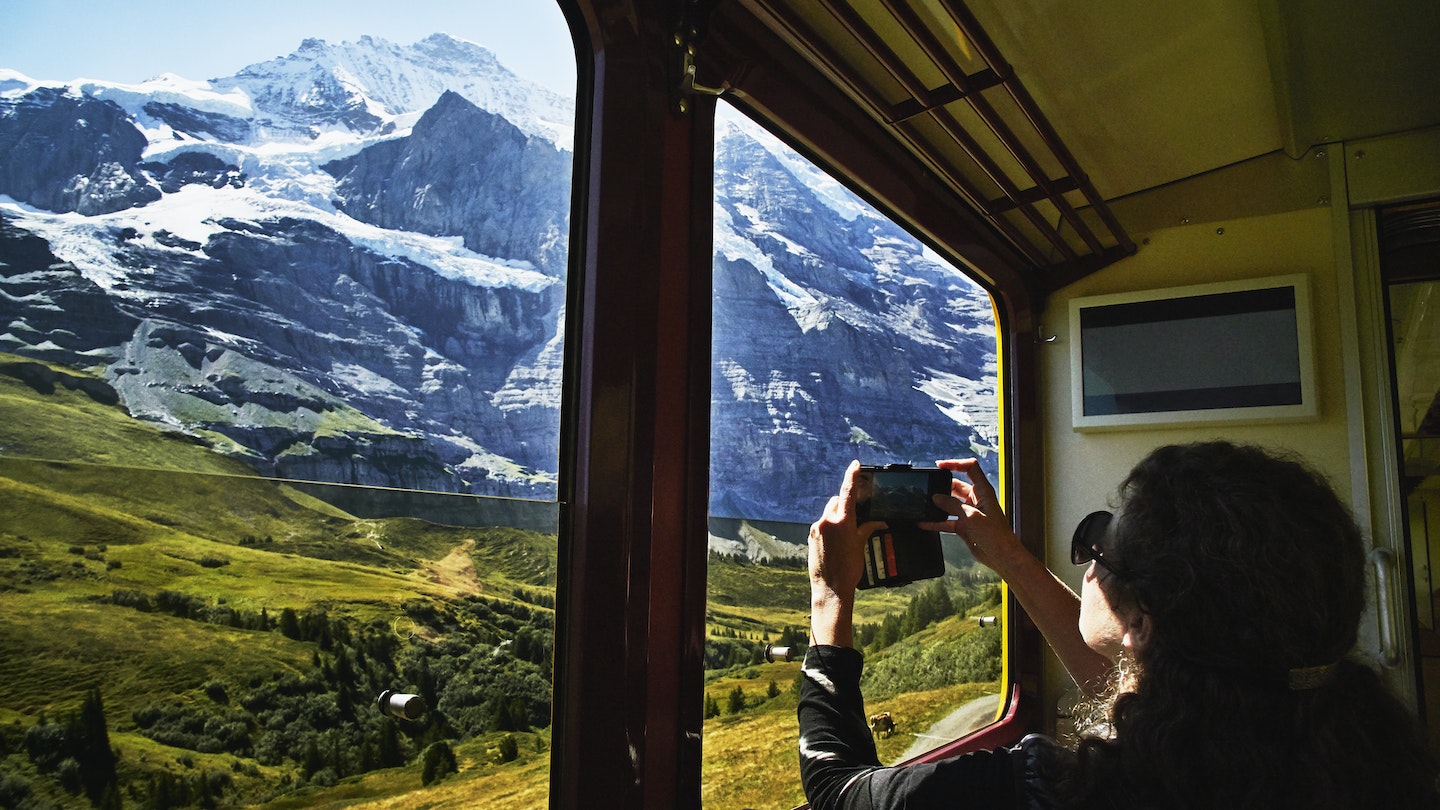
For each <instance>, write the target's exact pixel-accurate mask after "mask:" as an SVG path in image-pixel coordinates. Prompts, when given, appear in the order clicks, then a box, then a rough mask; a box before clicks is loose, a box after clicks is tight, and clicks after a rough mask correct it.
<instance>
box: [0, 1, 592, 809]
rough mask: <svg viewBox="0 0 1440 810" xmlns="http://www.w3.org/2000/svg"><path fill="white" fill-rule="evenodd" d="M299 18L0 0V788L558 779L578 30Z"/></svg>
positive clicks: (338, 795) (24, 799)
mask: <svg viewBox="0 0 1440 810" xmlns="http://www.w3.org/2000/svg"><path fill="white" fill-rule="evenodd" d="M321 5H322V4H311V3H307V4H304V8H303V9H302V8H300V6H299V5H297V4H294V3H287V4H279V3H268V2H260V3H256V4H251V5H250V6H247V7H246V9H245V11H244V15H243V16H244V19H241V18H239V17H237V16H236V15H227V17H226V22H225V26H224V31H223V36H217V35H216V33H215V31H216V29H215V22H214V18H213V16H211V15H206V14H202V13H199V12H195V13H192V14H191V15H190V16H191V18H192V19H189V20H183V19H180V17H181V16H182V15H181V13H180V12H178V11H176V10H175V9H173V8H167V9H166V10H165V11H164V12H163V13H160V14H153V13H149V14H147V13H143V12H138V13H137V12H135V11H134V9H133V7H132V6H129V5H124V6H120V5H117V6H114V7H112V6H111V5H109V4H90V6H89V7H88V8H87V9H86V11H85V12H84V13H83V14H76V13H75V12H74V11H73V6H72V5H71V4H59V5H57V4H52V3H45V2H30V1H29V0H25V1H24V2H19V3H16V4H14V7H13V8H11V7H7V18H8V21H7V25H8V26H9V31H8V33H7V36H6V37H5V38H4V39H5V43H4V44H3V45H0V155H3V156H4V157H3V158H0V650H3V651H4V652H3V653H0V693H3V694H4V695H5V700H4V703H3V705H0V805H3V806H6V807H17V806H21V807H24V806H34V807H46V806H65V807H71V806H80V804H82V803H84V802H85V801H86V800H87V799H88V800H89V801H90V802H91V803H93V804H95V805H96V806H101V805H103V806H105V807H116V808H118V807H120V806H122V805H125V806H130V805H134V806H153V807H162V808H163V807H180V806H193V805H199V806H204V807H214V806H217V805H250V804H260V803H264V802H269V801H275V800H278V801H282V802H284V803H285V804H287V805H288V806H310V805H319V804H325V805H334V804H338V803H354V802H381V801H389V800H392V799H395V798H397V797H400V796H401V795H402V794H408V793H411V792H414V791H424V792H425V793H426V795H425V796H423V797H418V796H417V797H416V798H412V799H404V801H408V802H411V803H419V802H424V803H434V802H442V801H449V802H458V801H461V800H463V801H464V802H466V803H468V804H473V805H476V806H481V807H499V806H506V807H521V806H528V807H543V806H545V805H546V804H547V802H548V799H547V796H548V794H549V753H548V752H549V748H550V731H549V727H550V704H551V693H552V686H551V671H552V660H551V659H552V657H553V627H554V599H555V581H556V570H555V568H556V560H557V540H556V533H557V529H556V526H557V514H558V507H557V504H556V491H557V475H558V474H559V464H560V461H559V456H560V451H559V445H560V436H559V432H560V413H559V409H560V394H559V391H560V387H561V379H560V378H561V367H562V364H561V355H562V353H563V352H562V348H563V337H564V336H563V335H562V333H561V326H562V324H563V318H562V317H561V312H562V309H563V304H564V301H565V292H564V287H565V281H566V279H565V269H566V266H567V257H566V254H567V244H566V241H567V237H568V233H569V218H570V198H571V192H570V186H571V171H572V169H571V166H572V146H571V140H570V139H571V132H572V131H573V126H574V100H573V93H574V88H575V60H574V48H573V46H572V44H571V40H570V33H569V29H568V27H567V25H566V23H565V21H564V19H563V17H562V15H561V13H560V11H559V9H558V8H556V7H555V5H554V4H553V3H550V4H547V3H524V4H513V3H504V2H497V3H471V4H466V5H465V6H464V7H461V6H459V5H450V4H431V5H434V6H437V7H436V8H432V7H431V5H426V4H408V5H405V4H401V5H399V6H396V7H395V8H394V9H393V10H390V11H384V10H383V9H382V7H381V6H380V5H379V4H363V8H364V10H363V11H362V10H360V9H358V8H357V6H356V4H353V3H344V4H340V3H333V4H329V7H328V8H322V7H321ZM391 5H394V4H391ZM274 20H284V21H285V24H284V25H283V26H276V25H274V24H273V21H274ZM252 23H253V24H252ZM252 29H253V30H252ZM277 36H278V37H279V39H278V40H277ZM167 43H168V44H167ZM187 43H203V46H202V47H198V48H189V47H185V46H186V45H187ZM172 46H174V47H172ZM491 49H499V50H498V53H499V56H498V57H497V52H496V51H492V50H491ZM49 57H59V58H60V60H61V61H58V62H45V61H42V60H43V59H45V58H49ZM137 57H141V58H148V59H149V60H150V61H145V62H144V63H143V64H139V63H137V62H135V59H136V58H137ZM66 59H68V60H69V61H65V60H66ZM207 59H208V60H209V61H206V60H207ZM538 71H550V72H538ZM75 76H87V77H93V78H86V79H72V77H75ZM147 76H154V77H156V78H150V79H148V80H147V79H146V77H147ZM216 76H218V77H221V78H208V80H207V77H216ZM182 77H183V78H182Z"/></svg>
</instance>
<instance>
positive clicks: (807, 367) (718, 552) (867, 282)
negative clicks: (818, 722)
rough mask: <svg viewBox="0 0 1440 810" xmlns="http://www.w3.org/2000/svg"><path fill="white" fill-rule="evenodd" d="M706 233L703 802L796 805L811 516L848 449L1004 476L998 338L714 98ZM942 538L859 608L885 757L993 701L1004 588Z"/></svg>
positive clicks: (823, 182) (927, 258)
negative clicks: (948, 461)
mask: <svg viewBox="0 0 1440 810" xmlns="http://www.w3.org/2000/svg"><path fill="white" fill-rule="evenodd" d="M714 239H715V258H714V327H713V345H712V351H713V373H712V379H711V386H712V393H711V460H710V555H709V575H708V577H709V593H708V613H707V628H706V630H707V638H706V650H705V652H706V655H705V659H706V660H705V697H704V700H705V708H704V716H705V718H706V719H705V730H704V764H703V774H702V784H703V796H704V801H705V806H706V807H707V808H710V807H714V808H743V807H761V806H764V807H778V806H793V805H795V804H798V803H800V802H802V801H803V800H804V796H803V794H802V792H801V790H800V785H799V774H798V770H797V766H796V764H795V751H796V744H797V735H798V730H797V727H796V722H795V704H796V695H797V691H798V683H797V678H798V676H799V669H800V657H801V655H802V654H803V651H804V646H805V643H806V639H807V637H808V633H809V615H808V614H809V586H808V581H807V577H806V574H805V543H806V534H807V530H808V526H809V524H810V523H811V522H813V521H814V520H815V519H816V518H817V517H819V515H820V513H821V511H822V509H823V508H824V505H825V503H826V501H827V500H828V499H829V497H830V496H831V495H832V494H834V493H835V492H836V491H838V489H839V485H840V480H841V476H842V474H843V472H844V470H845V468H846V466H847V465H848V464H849V462H850V461H851V460H852V459H857V458H858V459H860V460H861V461H862V462H863V463H865V464H873V465H883V464H893V463H901V464H913V465H914V466H917V467H919V466H932V465H933V464H934V462H935V461H936V460H938V459H944V458H964V457H970V456H974V457H977V458H979V459H980V461H981V465H982V467H983V468H984V469H985V470H986V471H987V472H988V473H989V474H990V475H991V476H992V480H995V481H998V480H999V479H998V476H997V475H996V473H997V469H998V465H999V454H998V447H999V446H1000V437H999V428H998V416H999V399H998V397H997V390H996V388H997V383H996V345H997V344H996V339H997V331H996V326H995V319H994V310H993V308H992V305H991V300H990V297H989V295H988V294H987V293H986V292H985V291H984V290H983V289H982V288H981V287H980V286H979V285H977V284H976V283H975V282H974V281H972V280H971V279H970V278H968V277H967V276H966V275H965V274H964V273H963V272H961V271H960V270H958V269H956V268H955V267H953V266H951V265H950V264H948V263H946V262H945V261H944V260H943V259H941V258H940V257H939V256H937V255H936V254H935V253H934V252H932V251H930V250H928V249H927V248H926V247H925V246H924V245H923V244H922V243H921V242H920V241H919V240H917V239H915V238H914V237H912V236H911V235H909V234H908V233H906V232H905V231H903V230H902V229H901V228H900V227H898V226H897V225H896V224H895V223H893V222H892V221H890V220H888V219H887V218H885V217H884V216H882V215H881V214H880V213H879V212H877V211H876V210H875V209H873V208H872V207H870V206H869V205H867V204H865V203H864V202H863V201H862V200H860V199H859V198H857V197H856V196H855V195H854V194H852V193H850V192H849V191H848V190H846V189H845V188H844V187H843V186H841V185H840V184H839V183H838V182H836V181H835V180H833V179H832V178H830V177H828V176H826V175H825V174H824V173H822V172H820V171H819V170H818V169H817V168H816V167H815V166H814V165H813V164H811V163H809V162H808V161H806V160H805V159H804V158H802V157H801V156H800V155H798V154H796V153H795V152H794V151H792V150H790V149H789V148H787V147H785V146H784V145H783V144H781V143H780V142H779V141H778V140H777V139H776V138H774V137H773V136H771V135H770V134H768V133H767V132H765V131H764V130H762V129H761V128H760V127H758V126H756V125H755V124H754V123H752V122H750V121H748V120H747V119H745V118H744V117H743V116H741V115H740V114H739V113H738V112H736V111H735V110H733V109H732V108H729V107H727V106H725V105H723V104H722V105H721V107H720V112H719V120H718V122H717V126H716V143H715V237H714ZM942 538H943V541H942V550H943V555H944V561H945V565H944V574H943V576H940V577H938V578H932V579H927V580H923V581H919V582H915V583H912V584H910V585H906V586H904V587H899V588H876V589H873V590H867V591H864V592H863V596H862V598H861V599H860V601H859V605H858V606H857V609H856V610H857V622H858V627H857V643H858V644H859V645H861V646H862V647H863V648H864V651H865V653H866V671H865V676H864V681H863V687H864V691H865V694H866V698H867V711H869V712H871V713H873V714H875V715H876V716H877V717H876V719H875V721H874V726H875V728H876V743H877V746H878V748H879V752H880V756H881V759H882V760H884V761H886V762H897V761H901V760H904V759H908V758H911V757H913V756H916V755H918V754H919V753H922V752H924V751H927V750H930V749H932V748H934V747H936V746H938V745H940V744H942V743H944V742H948V741H949V740H952V739H955V738H957V737H959V736H962V735H964V734H965V733H967V732H968V731H970V730H973V729H975V728H978V727H980V726H983V725H986V724H988V723H989V722H991V721H992V720H994V719H995V716H996V713H997V710H998V708H999V702H1000V697H999V696H1000V694H1001V693H1002V691H1003V690H1002V688H1001V683H1000V679H1001V670H1002V656H1001V647H1002V633H1003V631H1002V628H1001V627H1000V626H999V624H1000V622H999V618H1000V615H1001V607H1000V604H1001V599H1000V585H999V582H998V580H997V578H996V577H995V576H994V575H993V574H992V573H991V572H990V571H989V570H988V569H985V568H983V567H981V566H979V565H977V564H976V563H975V561H974V560H973V558H971V557H970V555H969V552H968V551H967V550H966V549H965V548H964V545H963V544H962V543H960V542H959V541H958V540H957V539H956V538H954V537H953V536H948V535H943V536H942ZM887 719H888V722H887ZM892 723H893V725H891V724H892ZM787 775H788V776H790V777H793V778H787ZM787 803H788V804H787Z"/></svg>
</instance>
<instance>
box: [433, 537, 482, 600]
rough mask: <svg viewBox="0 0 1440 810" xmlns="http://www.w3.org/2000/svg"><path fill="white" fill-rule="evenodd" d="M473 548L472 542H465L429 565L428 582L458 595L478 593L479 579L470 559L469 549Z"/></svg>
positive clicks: (473, 543) (473, 542)
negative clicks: (453, 591)
mask: <svg viewBox="0 0 1440 810" xmlns="http://www.w3.org/2000/svg"><path fill="white" fill-rule="evenodd" d="M474 547H475V541H474V540H466V541H465V542H463V543H461V544H460V545H458V546H456V547H455V548H454V549H453V550H452V551H451V552H450V553H449V554H446V555H445V556H444V557H443V558H441V559H439V560H436V561H435V562H433V563H430V565H429V566H428V567H429V569H430V581H431V582H434V583H435V584H437V585H443V586H444V587H446V588H453V589H455V590H456V591H458V592H460V593H466V594H469V593H479V592H480V577H478V576H477V575H476V574H475V563H474V562H473V561H471V559H470V549H472V548H474Z"/></svg>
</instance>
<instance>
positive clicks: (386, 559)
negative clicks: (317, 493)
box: [0, 358, 556, 807]
mask: <svg viewBox="0 0 1440 810" xmlns="http://www.w3.org/2000/svg"><path fill="white" fill-rule="evenodd" d="M5 360H6V358H0V365H3V364H4V362H5ZM27 362H29V361H27ZM60 371H61V373H69V374H74V372H63V370H60ZM78 376H79V375H76V377H77V378H78ZM44 388H45V387H44V386H35V385H32V384H28V383H26V382H23V381H21V380H20V379H17V378H15V377H14V376H11V375H9V374H5V373H3V369H0V650H3V651H4V654H3V655H0V689H3V690H4V692H5V694H6V695H7V700H6V702H5V704H4V708H0V774H3V777H0V805H4V806H21V805H23V806H34V807H45V806H53V805H58V806H77V807H78V806H86V805H88V804H90V801H89V800H88V799H87V797H86V795H85V793H84V792H83V791H74V790H72V789H74V788H75V787H76V785H77V783H76V782H75V781H74V780H73V779H71V778H70V777H67V774H72V773H73V771H74V770H75V769H76V762H77V758H76V757H75V756H66V755H67V754H74V752H75V750H77V746H78V745H79V743H78V742H77V739H76V735H75V733H73V732H74V727H75V726H76V725H78V724H77V723H75V722H73V721H74V718H75V717H76V716H77V714H78V713H79V712H80V711H81V707H82V704H84V702H85V701H86V699H87V695H88V694H89V692H90V690H92V689H96V690H98V694H99V695H100V696H101V698H102V699H103V711H104V717H105V721H106V723H105V725H106V727H107V730H108V743H109V746H110V748H111V749H113V750H114V751H116V752H117V753H118V755H119V759H118V762H116V763H115V764H114V765H113V768H114V771H115V774H116V777H115V784H116V786H117V787H118V799H119V802H120V804H121V805H128V804H135V805H137V806H140V805H148V806H156V805H167V804H170V805H186V804H221V805H225V804H237V803H254V802H256V801H264V800H267V799H276V800H279V798H281V797H290V798H287V799H285V801H296V802H300V803H302V804H307V805H308V804H314V803H327V802H330V801H331V799H329V798H326V797H325V795H324V794H326V792H327V791H331V790H335V791H340V792H341V793H344V792H346V791H350V790H355V789H356V788H355V787H353V786H351V787H345V788H343V789H342V785H345V784H347V783H348V782H351V781H354V782H355V783H356V784H359V785H363V784H365V783H366V782H367V780H369V781H371V782H373V783H374V784H376V785H384V786H387V787H385V788H384V791H383V793H384V795H386V796H396V795H399V794H398V793H397V789H396V788H395V787H394V786H395V785H403V784H408V783H409V781H411V780H409V775H410V772H411V771H414V775H415V780H417V781H418V779H419V776H420V771H421V769H420V767H419V766H418V763H417V762H416V760H418V759H420V757H419V754H420V753H421V752H422V751H423V750H424V749H425V748H426V747H427V746H429V745H431V744H432V743H434V742H435V741H437V740H440V739H450V740H454V741H456V742H455V745H456V749H457V753H458V755H459V756H458V761H459V763H460V764H461V765H462V766H463V767H466V768H467V769H468V770H469V771H471V772H472V773H476V774H481V773H485V772H487V771H488V770H489V769H492V768H496V767H499V761H500V760H501V759H503V758H506V757H505V756H504V755H507V754H508V755H509V758H510V759H511V761H510V762H509V763H507V767H509V769H510V770H511V771H514V770H516V768H517V767H519V766H517V765H516V763H522V764H523V763H524V762H526V761H532V762H533V761H541V760H548V753H546V752H548V743H547V742H545V740H546V735H547V734H548V731H546V730H545V728H544V726H545V725H546V724H548V711H549V689H550V687H549V682H548V678H549V655H550V651H549V650H550V635H551V632H552V631H551V627H553V614H552V608H553V598H554V596H553V593H554V592H553V583H554V568H555V559H556V546H555V538H554V537H545V536H541V535H536V534H533V533H529V532H523V531H518V530H511V529H477V528H465V527H455V526H442V525H437V524H431V523H427V522H425V521H422V520H416V519H413V518H392V519H378V520H361V519H357V518H355V517H353V516H350V515H348V514H346V513H344V512H342V511H340V510H338V509H335V508H333V507H330V506H328V505H326V504H324V503H323V502H321V501H318V500H316V499H314V498H312V497H309V496H306V495H303V494H301V493H299V492H298V491H295V490H293V489H291V488H289V487H286V486H284V485H281V484H277V483H276V482H272V481H267V480H264V479H259V478H256V477H255V476H254V475H253V474H252V473H250V472H249V471H248V470H247V469H246V468H245V467H243V466H242V465H240V464H238V463H236V462H235V461H233V460H230V459H227V458H225V457H223V456H220V455H218V454H216V453H214V452H212V451H211V450H209V449H207V448H206V447H204V446H203V445H201V444H198V443H196V442H194V441H191V440H188V439H184V438H175V437H174V436H173V435H171V434H167V433H162V432H160V431H158V430H156V429H155V428H153V427H150V426H148V425H145V424H143V423H140V422H138V421H136V420H134V419H132V418H130V417H129V416H128V414H126V413H125V412H124V411H123V409H121V408H119V407H118V406H115V405H113V404H105V403H104V402H103V401H97V400H96V399H94V398H92V397H91V396H89V395H87V394H86V393H84V392H83V391H82V390H75V389H72V388H70V387H66V386H65V385H63V384H57V385H53V386H50V387H49V390H44ZM44 459H63V460H65V461H63V462H61V461H50V460H44ZM482 658H483V662H482V661H481V659H482ZM461 670H464V671H466V672H467V674H468V675H469V677H468V679H461V678H457V677H454V676H455V674H456V672H457V671H461ZM472 670H473V672H472ZM382 688H399V689H404V690H408V691H417V692H422V693H428V694H426V697H427V699H428V700H429V702H430V704H431V706H432V710H431V712H430V713H429V714H428V715H427V717H426V719H425V720H424V721H422V722H421V723H412V724H405V725H401V724H398V723H396V722H395V721H389V720H385V719H384V718H382V717H381V716H380V714H379V713H378V712H376V711H375V710H374V708H373V705H371V704H372V702H373V700H374V697H375V695H376V694H378V691H379V690H380V689H382ZM497 729H503V730H497ZM507 734H508V735H510V736H511V741H512V742H514V743H515V745H514V748H515V749H516V750H515V751H514V752H513V753H511V752H509V751H499V750H498V747H499V742H498V741H499V740H501V739H503V738H504V737H505V735H507ZM487 745H488V748H487V747H486V746H487ZM367 749H368V750H367ZM36 751H38V752H39V753H38V755H37V753H36ZM386 757H388V758H389V761H393V762H394V763H395V764H394V765H393V766H391V767H388V768H386V767H377V766H379V765H384V764H386ZM67 761H68V763H69V764H67ZM532 770H534V771H535V772H537V773H541V774H543V772H544V771H545V768H544V767H538V766H537V767H536V768H533V769H532ZM381 773H389V778H385V779H378V780H376V779H374V777H373V775H375V774H381ZM362 774H370V776H362ZM545 779H546V777H545V776H544V775H542V776H540V777H539V782H538V784H539V785H540V790H541V793H542V795H543V793H544V783H545ZM491 781H492V782H493V781H494V780H491ZM497 784H498V783H497ZM67 787H68V788H71V789H67ZM496 789H501V788H498V787H497V788H496ZM505 790H508V788H505ZM531 790H532V792H533V786H532V788H531ZM482 803H483V802H482ZM542 803H543V802H542Z"/></svg>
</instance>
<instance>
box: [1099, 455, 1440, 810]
mask: <svg viewBox="0 0 1440 810" xmlns="http://www.w3.org/2000/svg"><path fill="white" fill-rule="evenodd" d="M1112 531H1113V532H1114V533H1113V535H1112V537H1111V539H1110V542H1109V543H1108V544H1107V547H1106V549H1105V556H1106V560H1107V561H1109V562H1111V563H1112V567H1113V568H1114V569H1115V571H1116V574H1115V575H1113V576H1111V577H1108V578H1107V579H1106V580H1105V581H1104V583H1103V584H1102V587H1103V588H1104V590H1105V591H1106V594H1107V596H1108V597H1109V598H1110V599H1111V601H1112V603H1115V604H1121V605H1130V606H1132V607H1134V608H1137V609H1139V610H1141V611H1143V612H1144V613H1145V614H1146V615H1147V616H1148V617H1149V620H1150V633H1149V638H1148V641H1147V643H1146V644H1145V645H1144V646H1143V647H1142V648H1141V649H1140V650H1139V651H1137V653H1136V655H1135V662H1134V663H1135V666H1136V667H1138V670H1139V671H1138V678H1137V684H1136V687H1135V689H1134V691H1131V692H1127V693H1124V694H1121V695H1120V696H1119V697H1118V698H1117V699H1116V700H1115V703H1114V705H1113V708H1112V711H1111V717H1110V726H1111V728H1112V730H1113V734H1112V735H1110V736H1109V737H1108V738H1099V737H1092V738H1089V739H1086V740H1084V741H1082V742H1081V744H1080V748H1079V756H1080V768H1079V770H1078V771H1077V777H1076V778H1077V784H1076V785H1075V786H1074V787H1075V789H1076V791H1075V792H1076V794H1077V795H1078V797H1079V799H1080V801H1079V804H1081V805H1088V806H1139V807H1166V808H1225V810H1243V809H1244V808H1276V807H1304V808H1329V807H1337V808H1338V807H1345V808H1355V807H1436V806H1440V799H1437V788H1436V778H1437V767H1436V764H1435V762H1434V761H1433V760H1432V758H1431V757H1430V756H1429V755H1428V753H1427V749H1426V746H1425V743H1424V740H1423V739H1422V738H1421V736H1420V733H1419V730H1418V727H1417V724H1416V722H1415V720H1414V718H1413V716H1412V715H1411V713H1410V712H1409V711H1408V710H1407V709H1406V708H1405V707H1404V705H1403V704H1401V703H1400V701H1399V700H1397V699H1396V698H1395V697H1393V696H1392V695H1391V694H1390V693H1389V692H1388V691H1387V690H1386V689H1385V688H1384V685H1383V684H1382V682H1381V681H1380V679H1379V677H1378V676H1377V675H1376V673H1375V672H1374V671H1373V670H1372V669H1371V668H1370V667H1368V666H1366V665H1365V664H1363V663H1360V662H1356V661H1351V660H1347V659H1346V655H1347V654H1348V653H1349V652H1350V651H1351V649H1352V648H1353V647H1354V646H1355V642H1356V632H1357V626H1358V623H1359V620H1360V616H1361V613H1362V611H1363V610H1364V605H1365V573H1364V572H1365V544H1364V541H1363V538H1362V536H1361V533H1360V530H1359V529H1358V528H1357V527H1356V525H1355V521H1354V520H1353V518H1352V517H1351V516H1350V514H1349V512H1348V510H1346V508H1345V507H1344V505H1343V504H1341V503H1340V500H1339V499H1338V498H1337V497H1336V495H1335V493H1334V491H1333V490H1332V489H1331V488H1330V486H1329V484H1328V483H1327V482H1326V481H1325V479H1324V478H1323V477H1322V476H1321V475H1319V474H1318V473H1316V472H1315V471H1313V470H1311V469H1310V468H1309V467H1307V466H1306V465H1305V464H1303V463H1301V462H1300V461H1298V460H1296V459H1293V458H1288V457H1283V456H1280V455H1276V454H1272V453H1270V452H1268V451H1266V450H1262V449H1260V448H1257V447H1248V446H1237V445H1233V444H1230V443H1226V442H1211V443H1204V444H1190V445H1176V446H1169V447H1161V448H1159V449H1157V450H1155V451H1154V452H1152V453H1151V454H1150V455H1149V456H1147V457H1146V458H1145V459H1144V460H1142V461H1141V462H1140V463H1139V464H1138V465H1136V467H1135V469H1134V470H1132V471H1131V473H1130V475H1129V477H1128V478H1127V479H1126V480H1125V482H1124V484H1123V485H1122V486H1121V489H1120V507H1119V513H1118V514H1117V516H1116V519H1115V521H1114V524H1113V530H1112ZM1330 664H1334V665H1335V666H1334V667H1332V668H1328V669H1322V670H1320V673H1321V674H1322V677H1320V678H1319V680H1320V681H1322V682H1323V683H1322V684H1321V685H1319V686H1312V687H1311V688H1301V689H1292V688H1291V684H1290V673H1291V670H1295V669H1305V668H1312V667H1324V666H1325V665H1330Z"/></svg>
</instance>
